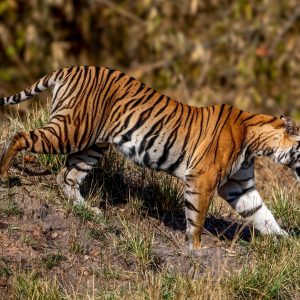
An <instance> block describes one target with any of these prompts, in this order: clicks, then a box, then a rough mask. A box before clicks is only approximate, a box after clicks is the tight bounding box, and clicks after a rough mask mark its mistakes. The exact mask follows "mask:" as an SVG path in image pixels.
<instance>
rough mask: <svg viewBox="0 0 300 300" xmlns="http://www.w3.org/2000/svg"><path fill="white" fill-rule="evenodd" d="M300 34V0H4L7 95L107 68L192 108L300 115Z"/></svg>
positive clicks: (0, 71) (0, 50)
mask: <svg viewBox="0 0 300 300" xmlns="http://www.w3.org/2000/svg"><path fill="white" fill-rule="evenodd" d="M299 33H300V3H299V1H298V0H285V1H282V0H260V1H259V0H253V1H250V0H249V1H247V0H236V1H225V0H208V1H204V0H189V1H188V0H178V1H171V0H168V1H163V0H139V1H133V0H127V1H125V0H120V1H116V0H114V1H112V0H1V1H0V64H1V68H0V95H8V94H13V93H15V92H18V91H19V90H20V89H23V88H25V87H27V86H28V85H29V84H31V83H33V82H34V81H35V80H37V79H38V78H39V77H41V76H42V75H44V74H45V73H49V72H51V71H52V70H54V69H58V68H61V67H66V66H70V65H78V64H85V65H98V66H109V67H112V68H116V69H120V70H122V71H124V72H127V73H129V74H131V75H133V76H134V77H136V78H137V79H139V80H141V81H143V82H145V83H147V84H148V85H150V86H152V87H154V88H156V89H158V90H160V91H162V92H163V93H165V94H167V95H169V96H172V97H174V98H176V99H178V100H180V101H183V102H186V103H189V104H192V105H198V106H199V105H205V106H207V105H213V104H216V103H229V104H234V105H236V106H238V107H239V108H242V109H245V110H252V111H257V112H261V113H269V114H275V115H277V116H279V115H280V114H281V113H288V114H290V115H293V116H294V117H296V118H298V119H300V51H299V50H300V34H299ZM44 97H45V96H43V98H44ZM26 107H27V106H26V105H25V106H23V109H26Z"/></svg>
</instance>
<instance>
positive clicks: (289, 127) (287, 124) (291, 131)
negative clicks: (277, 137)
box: [280, 116, 300, 141]
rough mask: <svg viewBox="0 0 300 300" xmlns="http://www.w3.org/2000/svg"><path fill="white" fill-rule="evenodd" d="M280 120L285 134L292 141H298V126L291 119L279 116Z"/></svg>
mask: <svg viewBox="0 0 300 300" xmlns="http://www.w3.org/2000/svg"><path fill="white" fill-rule="evenodd" d="M280 119H281V120H283V124H284V129H285V132H286V133H287V134H288V135H290V136H291V137H292V138H293V139H294V140H296V141H300V127H299V125H298V124H297V123H296V122H295V121H294V120H293V119H292V118H291V117H285V116H280Z"/></svg>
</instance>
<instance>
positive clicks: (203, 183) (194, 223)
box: [184, 174, 217, 250]
mask: <svg viewBox="0 0 300 300" xmlns="http://www.w3.org/2000/svg"><path fill="white" fill-rule="evenodd" d="M186 177H187V182H186V185H185V193H184V198H185V216H186V226H187V228H186V238H187V240H188V241H189V248H190V249H191V250H197V249H200V248H201V231H202V229H203V225H204V222H205V218H206V215H207V211H208V208H209V205H210V203H211V200H212V198H213V195H214V191H215V187H216V185H217V183H216V181H215V178H214V176H209V174H202V175H201V176H200V178H197V177H194V176H193V175H188V176H186Z"/></svg>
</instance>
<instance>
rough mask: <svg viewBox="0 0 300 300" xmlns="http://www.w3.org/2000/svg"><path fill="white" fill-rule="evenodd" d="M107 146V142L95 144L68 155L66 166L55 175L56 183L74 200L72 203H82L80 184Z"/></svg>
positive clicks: (101, 156)
mask: <svg viewBox="0 0 300 300" xmlns="http://www.w3.org/2000/svg"><path fill="white" fill-rule="evenodd" d="M108 147H109V146H108V144H97V145H93V146H91V147H90V148H88V149H86V150H84V151H80V152H77V153H73V154H70V155H68V158H67V162H66V166H65V167H64V168H63V169H62V170H61V172H60V173H59V174H58V176H57V183H58V185H59V186H60V188H61V189H62V191H63V193H64V195H65V196H66V197H67V198H70V199H72V200H74V204H81V203H84V198H83V197H82V195H81V193H80V186H81V184H82V183H83V181H84V179H85V178H86V177H87V175H88V174H89V172H90V171H91V170H92V169H93V167H94V166H95V165H96V164H97V162H98V161H99V160H100V159H102V158H103V156H104V153H105V152H106V151H107V149H108Z"/></svg>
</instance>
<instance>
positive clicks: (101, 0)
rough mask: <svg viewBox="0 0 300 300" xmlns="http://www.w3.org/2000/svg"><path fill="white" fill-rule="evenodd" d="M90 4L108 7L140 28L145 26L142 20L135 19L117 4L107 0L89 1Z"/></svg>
mask: <svg viewBox="0 0 300 300" xmlns="http://www.w3.org/2000/svg"><path fill="white" fill-rule="evenodd" d="M90 3H95V4H102V5H105V6H108V7H110V8H112V9H113V10H115V11H116V12H117V13H118V14H119V15H121V16H123V17H125V18H128V19H130V20H132V21H134V22H136V23H138V24H140V25H142V26H146V25H147V24H146V22H144V21H143V20H142V19H140V18H139V17H137V16H136V15H135V14H133V13H131V12H129V11H128V10H126V9H124V8H122V7H120V5H118V4H117V3H114V2H113V1H109V0H90Z"/></svg>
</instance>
